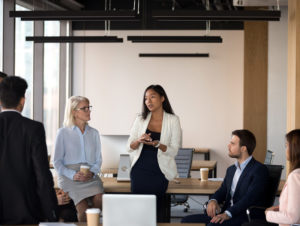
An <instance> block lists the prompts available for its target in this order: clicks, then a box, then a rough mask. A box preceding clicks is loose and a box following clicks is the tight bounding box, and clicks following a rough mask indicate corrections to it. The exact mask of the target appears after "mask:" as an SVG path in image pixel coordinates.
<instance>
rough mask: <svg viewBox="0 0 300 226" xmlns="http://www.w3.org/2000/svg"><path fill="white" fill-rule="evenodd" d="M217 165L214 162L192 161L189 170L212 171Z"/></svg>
mask: <svg viewBox="0 0 300 226" xmlns="http://www.w3.org/2000/svg"><path fill="white" fill-rule="evenodd" d="M216 165H217V161H215V160H198V159H193V161H192V167H191V170H200V168H208V169H210V170H213V169H214V168H215V167H216Z"/></svg>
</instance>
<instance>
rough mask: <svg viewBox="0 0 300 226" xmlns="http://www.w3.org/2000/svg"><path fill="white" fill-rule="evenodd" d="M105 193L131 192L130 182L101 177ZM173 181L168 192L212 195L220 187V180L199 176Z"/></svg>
mask: <svg viewBox="0 0 300 226" xmlns="http://www.w3.org/2000/svg"><path fill="white" fill-rule="evenodd" d="M101 179H102V181H103V187H104V192H105V193H130V182H129V181H128V182H127V181H122V182H118V181H117V179H116V178H115V177H104V178H101ZM176 180H177V181H179V183H176V182H175V181H171V182H170V183H169V187H168V189H167V194H172V195H174V194H177V195H178V194H188V195H212V194H214V193H215V192H216V191H217V189H218V188H219V187H220V185H221V183H222V182H220V181H200V180H199V179H197V178H177V179H176Z"/></svg>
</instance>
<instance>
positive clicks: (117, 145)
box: [100, 135, 129, 169]
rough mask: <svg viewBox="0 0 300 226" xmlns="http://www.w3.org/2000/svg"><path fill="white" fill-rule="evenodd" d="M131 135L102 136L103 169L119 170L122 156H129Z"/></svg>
mask: <svg viewBox="0 0 300 226" xmlns="http://www.w3.org/2000/svg"><path fill="white" fill-rule="evenodd" d="M128 138H129V135H101V136H100V140H101V151H102V166H101V168H102V169H110V168H116V169H117V168H118V167H119V161H120V154H128V153H127V150H126V145H127V141H128Z"/></svg>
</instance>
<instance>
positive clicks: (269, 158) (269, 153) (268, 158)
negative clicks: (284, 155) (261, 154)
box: [264, 150, 275, 164]
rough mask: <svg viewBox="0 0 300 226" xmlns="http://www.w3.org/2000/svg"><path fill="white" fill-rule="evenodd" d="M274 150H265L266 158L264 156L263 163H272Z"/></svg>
mask: <svg viewBox="0 0 300 226" xmlns="http://www.w3.org/2000/svg"><path fill="white" fill-rule="evenodd" d="M274 155H275V154H274V152H273V151H270V150H267V153H266V158H265V162H264V163H265V164H272V162H273V158H274Z"/></svg>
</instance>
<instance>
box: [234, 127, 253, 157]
mask: <svg viewBox="0 0 300 226" xmlns="http://www.w3.org/2000/svg"><path fill="white" fill-rule="evenodd" d="M232 135H235V136H237V137H238V138H240V147H242V146H246V148H247V151H248V154H249V155H252V153H253V151H254V149H255V147H256V139H255V136H254V134H253V133H252V132H250V131H249V130H246V129H240V130H234V131H233V132H232Z"/></svg>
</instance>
